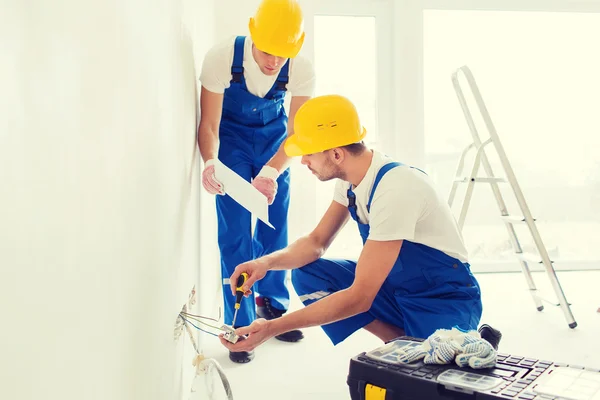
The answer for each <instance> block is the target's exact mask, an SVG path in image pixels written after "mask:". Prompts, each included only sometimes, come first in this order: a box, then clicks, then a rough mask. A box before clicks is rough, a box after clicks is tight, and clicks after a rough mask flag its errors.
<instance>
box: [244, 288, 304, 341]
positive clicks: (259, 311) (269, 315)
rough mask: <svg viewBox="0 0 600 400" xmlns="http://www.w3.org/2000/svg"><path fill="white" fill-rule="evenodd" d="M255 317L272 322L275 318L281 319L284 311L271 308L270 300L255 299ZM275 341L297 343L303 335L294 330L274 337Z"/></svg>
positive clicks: (263, 298) (265, 298)
mask: <svg viewBox="0 0 600 400" xmlns="http://www.w3.org/2000/svg"><path fill="white" fill-rule="evenodd" d="M256 305H257V306H258V307H257V308H256V315H257V316H258V317H260V318H264V319H266V320H272V319H275V318H279V317H281V316H282V315H283V314H285V311H283V310H278V309H277V308H275V307H273V305H272V304H271V300H270V299H268V298H267V297H257V298H256ZM275 338H276V339H279V340H282V341H284V342H297V341H299V340H302V339H303V338H304V334H303V333H302V331H300V330H298V329H295V330H293V331H289V332H285V333H282V334H281V335H277V336H275Z"/></svg>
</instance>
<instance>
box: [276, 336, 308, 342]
mask: <svg viewBox="0 0 600 400" xmlns="http://www.w3.org/2000/svg"><path fill="white" fill-rule="evenodd" d="M275 339H277V340H281V341H282V342H288V343H296V342H299V341H301V340H302V339H304V336H302V337H300V338H298V339H286V338H280V337H279V336H275Z"/></svg>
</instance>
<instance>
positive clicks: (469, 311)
mask: <svg viewBox="0 0 600 400" xmlns="http://www.w3.org/2000/svg"><path fill="white" fill-rule="evenodd" d="M400 166H402V164H400V163H389V164H386V165H384V166H383V167H382V168H381V169H380V170H379V171H378V173H377V176H376V178H375V182H374V184H373V188H372V189H371V193H370V197H369V201H368V203H367V210H369V211H370V207H371V201H372V200H373V195H374V193H375V190H377V185H378V184H379V181H380V180H381V178H382V177H383V176H384V175H385V173H386V172H387V171H389V170H390V169H391V168H394V167H400ZM348 210H349V212H350V214H351V215H352V219H354V220H355V221H356V222H357V224H358V229H359V231H360V235H361V237H362V240H363V244H364V243H365V242H366V241H367V238H368V236H369V225H368V224H362V223H361V222H360V221H359V219H358V216H357V214H356V197H355V195H354V193H353V192H352V186H350V188H349V189H348ZM398 212H402V211H401V210H399V211H398ZM367 268H368V266H367ZM355 270H356V262H355V261H350V260H330V259H324V258H321V259H319V260H317V261H315V262H313V263H311V264H308V265H306V266H304V267H302V268H299V269H295V270H293V271H292V283H293V285H294V288H295V289H296V292H297V293H298V295H299V296H300V299H301V300H302V302H303V303H304V305H309V304H311V303H313V302H314V301H317V300H319V299H321V298H323V297H326V296H328V295H329V294H331V293H334V292H337V291H338V290H343V289H346V288H348V287H350V286H351V285H352V283H353V281H354V277H355ZM481 313H482V304H481V293H480V291H479V285H478V283H477V280H476V279H475V277H474V276H473V275H472V274H471V271H470V266H469V264H468V263H462V262H461V261H459V260H457V259H455V258H453V257H450V256H448V255H447V254H445V253H443V252H441V251H439V250H436V249H433V248H431V247H428V246H425V245H423V244H419V243H413V242H410V241H408V240H404V241H403V243H402V248H401V250H400V254H399V256H398V259H397V260H396V263H395V264H394V266H393V268H392V270H391V271H390V273H389V275H388V277H387V278H386V280H385V281H384V283H383V285H382V287H381V289H380V290H379V292H378V293H377V296H376V297H375V300H374V301H373V304H372V305H371V308H370V309H369V311H367V312H364V313H361V314H358V315H355V316H353V317H350V318H347V319H345V320H341V321H338V322H334V323H331V324H328V325H323V326H322V328H323V330H324V331H325V333H326V334H327V336H329V338H330V339H331V341H332V342H333V344H338V343H340V342H341V341H343V340H344V339H346V338H347V337H348V336H350V335H351V334H352V333H354V332H355V331H357V330H358V329H360V328H362V327H364V326H366V325H368V324H369V323H371V322H372V321H374V320H380V321H382V322H386V323H388V324H391V325H394V326H397V327H399V328H402V329H404V331H405V332H406V334H407V335H409V336H413V337H419V338H427V337H428V336H429V335H431V334H432V333H433V332H435V330H436V329H441V328H444V329H450V328H452V327H454V326H457V327H459V328H461V329H464V330H471V329H477V326H478V325H479V320H480V318H481Z"/></svg>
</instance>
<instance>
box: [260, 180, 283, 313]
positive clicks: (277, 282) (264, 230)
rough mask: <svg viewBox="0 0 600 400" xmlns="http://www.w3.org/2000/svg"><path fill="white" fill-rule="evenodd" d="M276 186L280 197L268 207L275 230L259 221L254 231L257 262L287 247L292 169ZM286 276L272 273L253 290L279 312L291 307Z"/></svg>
mask: <svg viewBox="0 0 600 400" xmlns="http://www.w3.org/2000/svg"><path fill="white" fill-rule="evenodd" d="M277 186H278V188H277V195H276V196H275V200H274V201H273V204H271V205H270V206H269V222H271V224H272V225H273V226H274V227H275V230H273V229H272V228H270V227H268V226H267V225H266V224H264V223H263V222H262V221H260V220H258V221H256V227H255V231H254V256H255V258H258V257H261V256H263V255H265V254H270V253H272V252H274V251H277V250H281V249H283V248H285V247H286V246H287V244H288V223H287V215H288V209H289V205H290V171H289V169H287V170H285V171H284V172H283V173H281V175H279V178H278V179H277ZM286 273H287V271H269V272H267V274H266V275H265V277H264V278H263V279H261V280H260V281H258V282H256V284H255V286H254V287H255V290H256V292H257V293H258V295H260V296H262V297H267V298H269V299H270V300H271V303H272V304H273V306H274V307H275V308H278V309H280V310H287V309H288V307H289V305H290V293H289V291H288V288H287V286H286V284H285V278H286Z"/></svg>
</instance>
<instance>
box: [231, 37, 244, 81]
mask: <svg viewBox="0 0 600 400" xmlns="http://www.w3.org/2000/svg"><path fill="white" fill-rule="evenodd" d="M245 41H246V36H238V37H236V38H235V45H234V47H233V62H232V63H231V83H241V82H242V81H243V80H244V43H245Z"/></svg>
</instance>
